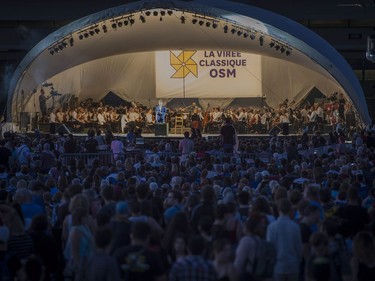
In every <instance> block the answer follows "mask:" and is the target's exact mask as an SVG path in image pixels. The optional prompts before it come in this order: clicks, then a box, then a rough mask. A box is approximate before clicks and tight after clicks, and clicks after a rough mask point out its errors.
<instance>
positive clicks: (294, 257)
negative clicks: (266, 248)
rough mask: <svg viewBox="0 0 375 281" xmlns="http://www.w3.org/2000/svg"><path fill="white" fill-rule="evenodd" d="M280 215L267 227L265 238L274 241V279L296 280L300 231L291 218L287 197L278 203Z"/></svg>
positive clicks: (300, 249)
mask: <svg viewBox="0 0 375 281" xmlns="http://www.w3.org/2000/svg"><path fill="white" fill-rule="evenodd" d="M278 210H279V213H280V216H279V217H278V219H277V220H276V221H274V222H272V223H271V224H270V225H269V226H268V229H267V240H268V241H270V242H272V243H274V245H275V247H276V251H277V260H276V266H275V280H276V281H281V280H283V281H284V280H285V281H289V280H290V281H297V280H298V274H299V266H300V262H301V257H302V241H301V231H300V228H299V226H298V224H297V223H295V222H294V221H293V220H292V219H291V218H290V214H291V210H292V204H291V203H290V201H289V200H288V199H285V198H284V199H281V200H280V201H279V203H278Z"/></svg>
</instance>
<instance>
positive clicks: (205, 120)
mask: <svg viewBox="0 0 375 281" xmlns="http://www.w3.org/2000/svg"><path fill="white" fill-rule="evenodd" d="M209 108H210V104H207V108H206V110H205V112H204V115H203V122H202V127H203V130H204V131H205V130H206V125H207V124H208V122H210V121H211V120H210V112H209V111H208V110H209Z"/></svg>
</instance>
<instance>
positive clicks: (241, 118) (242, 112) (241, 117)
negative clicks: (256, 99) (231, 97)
mask: <svg viewBox="0 0 375 281" xmlns="http://www.w3.org/2000/svg"><path fill="white" fill-rule="evenodd" d="M239 111H240V112H239V114H238V115H237V120H238V121H246V118H247V113H246V110H245V108H242V109H240V110H239Z"/></svg>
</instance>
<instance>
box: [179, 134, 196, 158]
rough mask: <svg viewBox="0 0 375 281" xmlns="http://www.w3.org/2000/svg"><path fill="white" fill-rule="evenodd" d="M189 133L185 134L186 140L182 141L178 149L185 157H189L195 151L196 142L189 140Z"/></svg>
mask: <svg viewBox="0 0 375 281" xmlns="http://www.w3.org/2000/svg"><path fill="white" fill-rule="evenodd" d="M189 136H190V134H189V132H185V133H184V138H183V139H182V140H180V143H179V145H178V149H179V151H180V152H181V154H182V155H183V156H185V158H186V156H187V155H189V154H190V153H191V152H193V150H194V142H193V141H192V140H191V139H190V138H189Z"/></svg>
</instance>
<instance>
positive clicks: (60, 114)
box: [56, 108, 64, 123]
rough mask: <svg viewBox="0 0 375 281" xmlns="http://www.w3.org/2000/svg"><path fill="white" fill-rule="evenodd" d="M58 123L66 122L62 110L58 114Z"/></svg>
mask: <svg viewBox="0 0 375 281" xmlns="http://www.w3.org/2000/svg"><path fill="white" fill-rule="evenodd" d="M56 122H57V123H63V122H64V112H63V111H62V109H61V108H60V109H59V110H58V111H57V112H56Z"/></svg>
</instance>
